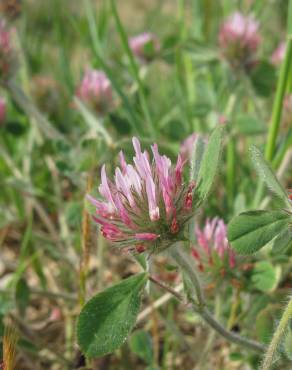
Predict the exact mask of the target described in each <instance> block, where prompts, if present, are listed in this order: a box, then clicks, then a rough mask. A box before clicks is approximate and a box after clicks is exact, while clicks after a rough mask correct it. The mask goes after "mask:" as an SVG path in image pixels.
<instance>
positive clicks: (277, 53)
mask: <svg viewBox="0 0 292 370" xmlns="http://www.w3.org/2000/svg"><path fill="white" fill-rule="evenodd" d="M285 51H286V43H285V42H281V43H280V45H279V46H278V47H277V48H276V49H275V50H274V52H273V54H272V56H271V63H272V64H274V65H275V66H278V65H280V64H281V63H282V61H283V60H284V57H285Z"/></svg>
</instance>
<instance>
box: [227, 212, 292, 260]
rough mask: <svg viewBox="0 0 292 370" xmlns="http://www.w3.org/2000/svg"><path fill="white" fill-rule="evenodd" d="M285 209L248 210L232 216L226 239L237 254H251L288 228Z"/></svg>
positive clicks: (287, 215) (287, 217)
mask: <svg viewBox="0 0 292 370" xmlns="http://www.w3.org/2000/svg"><path fill="white" fill-rule="evenodd" d="M291 219H292V217H291V215H290V214H289V213H287V212H285V211H282V210H279V211H250V212H244V213H241V214H240V215H238V216H236V217H234V218H233V219H232V220H231V221H230V223H229V225H228V240H229V242H230V243H231V246H232V248H233V249H234V250H235V251H236V252H237V253H239V254H252V253H255V252H257V251H258V250H259V249H261V248H262V247H264V246H265V245H266V244H268V243H269V242H270V241H271V240H273V239H274V238H275V237H276V236H278V235H279V234H280V233H281V232H282V231H283V230H284V229H287V228H289V222H291Z"/></svg>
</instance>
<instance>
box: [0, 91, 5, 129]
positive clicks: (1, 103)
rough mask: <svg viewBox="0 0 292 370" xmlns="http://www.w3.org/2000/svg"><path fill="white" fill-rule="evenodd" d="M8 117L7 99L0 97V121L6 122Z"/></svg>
mask: <svg viewBox="0 0 292 370" xmlns="http://www.w3.org/2000/svg"><path fill="white" fill-rule="evenodd" d="M5 118H6V100H5V99H4V98H2V97H0V123H1V122H4V121H5Z"/></svg>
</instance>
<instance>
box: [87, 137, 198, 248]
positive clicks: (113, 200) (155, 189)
mask: <svg viewBox="0 0 292 370" xmlns="http://www.w3.org/2000/svg"><path fill="white" fill-rule="evenodd" d="M133 146H134V150H135V156H134V158H133V162H134V164H133V165H132V164H127V162H126V160H125V157H124V155H123V153H122V152H121V153H120V154H119V157H120V163H121V167H122V169H121V170H120V169H119V168H117V169H116V170H115V176H114V181H110V180H109V179H108V177H107V175H106V171H105V166H103V167H102V169H101V184H100V186H99V192H100V194H101V196H102V197H103V200H97V199H94V198H93V197H91V196H88V200H89V201H90V202H91V203H92V204H93V206H94V207H95V209H96V214H97V217H96V216H93V219H94V220H95V222H97V223H98V224H100V225H101V231H102V233H103V235H104V237H105V238H106V239H108V240H110V241H112V242H113V243H114V244H115V245H117V246H119V247H121V248H127V249H129V250H133V251H136V252H138V253H141V252H142V251H144V250H149V249H150V250H151V251H153V252H158V251H160V250H163V249H165V248H167V247H168V246H170V245H171V244H172V243H173V242H175V241H176V240H179V233H180V232H181V230H182V229H183V226H184V224H185V223H186V222H187V221H188V220H189V219H190V217H192V215H193V214H194V211H195V209H194V204H193V201H192V199H193V196H192V194H193V192H194V184H192V183H191V184H184V183H183V177H182V171H183V163H182V162H181V159H180V158H178V161H177V164H176V166H174V165H172V163H171V160H170V159H169V158H168V157H166V156H165V155H160V154H159V151H158V146H157V144H154V145H153V146H152V147H151V149H152V152H153V157H154V160H153V161H151V162H150V155H149V153H148V152H147V151H142V149H141V144H140V142H139V140H138V139H137V138H133ZM186 199H187V207H186V206H185V203H186Z"/></svg>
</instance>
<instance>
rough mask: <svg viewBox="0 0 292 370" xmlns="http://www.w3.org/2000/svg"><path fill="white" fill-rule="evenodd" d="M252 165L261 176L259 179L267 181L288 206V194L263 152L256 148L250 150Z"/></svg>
mask: <svg viewBox="0 0 292 370" xmlns="http://www.w3.org/2000/svg"><path fill="white" fill-rule="evenodd" d="M250 152H251V157H252V163H253V165H254V168H255V170H256V171H257V173H258V174H259V177H260V178H261V179H262V180H263V181H265V183H266V184H267V186H268V187H269V189H271V190H272V191H273V192H274V193H275V194H276V195H277V196H278V197H279V198H280V199H282V200H283V201H284V202H285V203H286V204H288V194H287V193H286V191H285V189H284V188H283V186H282V185H281V184H280V183H279V181H278V179H277V177H276V175H275V174H274V172H273V170H272V169H271V167H270V165H269V164H268V163H267V162H266V160H265V159H264V156H263V154H262V153H261V151H260V150H259V149H258V148H257V147H256V146H252V147H251V148H250Z"/></svg>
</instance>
